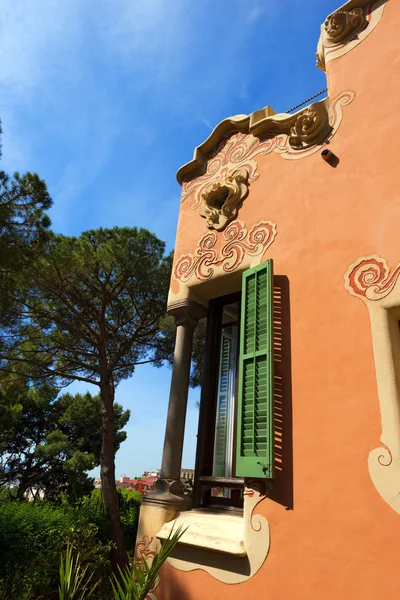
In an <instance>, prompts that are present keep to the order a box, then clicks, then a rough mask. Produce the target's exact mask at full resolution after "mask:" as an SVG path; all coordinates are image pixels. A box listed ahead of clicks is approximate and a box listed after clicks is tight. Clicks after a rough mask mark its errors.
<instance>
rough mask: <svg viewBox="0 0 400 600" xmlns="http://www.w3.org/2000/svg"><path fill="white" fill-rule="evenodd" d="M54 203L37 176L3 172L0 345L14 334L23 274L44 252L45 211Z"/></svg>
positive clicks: (0, 190) (0, 176) (0, 186)
mask: <svg viewBox="0 0 400 600" xmlns="http://www.w3.org/2000/svg"><path fill="white" fill-rule="evenodd" d="M51 204H52V201H51V198H50V196H49V194H48V191H47V188H46V184H45V182H44V181H43V180H41V179H40V178H39V177H38V175H36V174H32V173H26V174H25V175H23V176H21V175H19V173H15V174H14V176H13V177H10V176H9V175H7V174H6V173H5V172H4V171H0V325H2V326H3V327H4V328H5V329H4V330H3V331H1V335H0V342H2V341H3V342H5V341H7V340H8V335H12V329H11V326H12V325H13V323H14V319H15V310H16V309H17V308H18V299H19V298H20V296H21V292H23V290H26V281H25V277H24V274H25V272H26V269H27V268H29V266H30V265H31V263H32V261H33V260H34V259H35V257H36V256H38V255H39V254H40V253H41V252H42V249H43V244H44V242H45V240H46V231H47V229H48V227H49V226H50V219H49V217H48V216H47V215H46V213H45V211H46V210H48V209H49V208H50V206H51Z"/></svg>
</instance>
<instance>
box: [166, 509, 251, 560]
mask: <svg viewBox="0 0 400 600" xmlns="http://www.w3.org/2000/svg"><path fill="white" fill-rule="evenodd" d="M180 526H182V527H183V528H184V529H186V528H187V530H186V531H185V533H184V534H183V536H182V537H181V539H180V540H179V543H180V544H184V545H186V546H191V547H194V548H203V549H205V550H212V551H214V552H221V553H223V554H230V555H234V556H246V554H247V553H246V550H245V547H244V541H243V537H244V522H243V517H242V516H241V515H233V514H225V513H221V512H220V511H213V510H201V509H199V510H192V511H188V512H183V513H181V514H180V515H179V517H177V518H176V519H174V520H173V521H170V522H169V523H165V525H164V526H163V527H162V529H161V530H160V531H159V532H158V533H157V537H158V538H159V539H161V540H164V539H166V538H167V537H168V536H169V534H170V532H171V530H172V528H174V529H176V528H177V527H180Z"/></svg>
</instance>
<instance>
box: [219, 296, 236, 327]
mask: <svg viewBox="0 0 400 600" xmlns="http://www.w3.org/2000/svg"><path fill="white" fill-rule="evenodd" d="M238 320H239V302H234V303H233V304H227V305H226V306H224V308H223V310H222V325H226V324H227V323H236V322H237V321H238Z"/></svg>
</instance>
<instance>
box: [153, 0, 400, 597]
mask: <svg viewBox="0 0 400 600" xmlns="http://www.w3.org/2000/svg"><path fill="white" fill-rule="evenodd" d="M399 30H400V5H399V3H398V2H396V0H391V1H389V2H388V4H387V6H386V8H385V12H384V15H383V18H382V20H381V22H380V23H379V25H378V26H377V28H376V29H375V31H374V32H373V33H372V34H371V35H370V36H369V37H368V38H366V39H365V40H364V41H363V42H362V43H361V44H360V45H359V46H358V47H356V48H355V49H353V50H352V51H351V52H350V53H348V54H347V55H345V56H343V57H341V58H339V59H337V60H334V61H332V62H331V63H329V65H328V83H329V94H330V97H331V98H334V97H335V96H337V95H338V94H340V93H342V92H345V91H349V90H352V91H354V92H355V93H356V97H355V99H354V101H353V102H352V103H351V104H350V105H349V106H348V107H346V108H345V109H344V118H343V122H342V124H341V126H340V128H339V130H338V132H337V133H336V135H335V136H334V138H333V140H332V142H331V144H330V148H331V150H332V151H333V152H334V153H335V154H336V155H337V156H338V158H339V160H340V162H339V165H338V166H337V168H332V167H330V166H329V165H328V164H326V163H325V162H324V161H323V160H322V159H321V157H320V154H319V153H316V154H314V155H312V156H310V157H308V158H304V159H302V160H294V161H288V160H283V159H282V157H280V156H279V155H277V154H269V155H268V156H265V157H264V156H258V157H257V162H258V169H259V173H260V177H259V178H258V179H257V180H256V181H255V182H253V183H252V184H251V187H250V194H249V197H248V198H247V199H246V200H245V202H244V203H243V207H242V208H241V210H240V214H239V217H238V218H239V219H240V220H242V221H245V222H246V226H247V227H250V226H251V225H252V224H254V223H256V222H258V221H260V220H262V219H264V220H271V221H273V222H274V223H276V224H277V230H278V234H277V237H276V240H275V242H274V243H273V244H272V246H271V247H270V248H269V250H268V252H267V256H268V257H272V258H273V259H274V267H275V273H276V274H277V275H285V276H287V278H288V280H289V284H290V320H291V350H292V357H291V358H292V411H293V429H292V436H293V440H292V441H293V495H294V506H293V510H286V509H285V508H284V507H283V506H282V505H280V504H279V503H278V502H274V501H273V500H271V499H266V500H264V501H263V502H262V503H261V505H260V506H259V508H258V510H259V512H261V513H262V514H263V515H265V516H266V517H267V519H268V521H269V523H270V532H271V548H270V552H269V555H268V557H267V559H266V562H265V564H264V566H263V567H262V568H261V570H260V571H259V572H258V573H257V574H256V575H255V576H254V577H253V578H251V579H250V580H249V581H247V582H245V583H242V584H238V585H231V586H227V585H225V584H222V583H220V582H219V581H216V580H215V579H213V578H212V577H210V576H209V575H208V574H206V573H204V572H202V571H201V570H199V571H194V572H190V573H183V572H180V571H178V570H175V569H172V568H171V567H170V566H167V567H166V569H165V571H164V573H163V576H162V585H161V587H160V588H159V590H158V591H157V593H156V595H157V599H158V600H170V599H171V600H172V599H181V598H182V599H185V600H186V599H187V600H203V599H205V598H206V599H207V600H217V599H218V600H220V599H224V598H232V599H233V600H235V599H239V598H244V597H246V598H250V597H251V598H282V599H286V598H295V599H296V600H302V599H304V600H306V599H307V600H310V599H318V600H320V599H324V600H330V599H332V600H333V599H335V600H337V599H339V598H340V599H341V600H342V599H352V600H354V599H357V598H360V599H361V598H362V599H363V600H376V599H377V598H387V599H392V598H393V599H394V598H397V597H398V595H399V593H400V574H399V561H398V556H399V543H400V515H399V514H397V513H396V512H394V511H393V510H392V509H391V508H390V507H389V506H388V505H387V504H386V503H385V502H384V501H383V500H382V499H381V497H380V496H379V494H378V492H377V491H376V489H375V488H374V485H373V483H372V481H371V479H370V476H369V473H368V467H367V459H368V454H369V452H370V450H371V449H372V448H374V447H376V446H377V445H379V436H380V413H379V405H378V397H377V389H376V380H375V370H374V361H373V354H372V345H371V335H370V326H369V318H368V310H367V309H366V307H365V305H364V304H363V303H362V302H360V301H359V300H358V299H356V298H354V297H352V296H350V294H349V293H348V292H347V291H346V289H345V287H344V279H343V276H344V274H345V272H346V271H347V269H348V267H349V265H351V264H352V263H353V262H354V261H355V260H356V259H357V258H359V257H361V256H363V255H368V254H374V253H377V254H379V255H380V256H383V257H385V258H386V259H387V261H388V263H389V265H391V266H395V265H396V264H397V263H398V261H399V258H400V257H399V223H400V184H399V176H398V169H399V167H398V162H399V153H398V140H399V139H400V110H399V106H398V102H399V101H398V98H399V97H400V79H399V78H398V74H399V73H400V37H399V35H398V32H399ZM190 206H191V199H190V198H189V199H188V200H186V202H185V203H184V204H183V205H182V210H181V217H180V230H179V233H178V238H177V244H176V256H179V255H181V254H183V253H185V252H193V251H194V248H195V247H196V244H197V242H198V239H199V238H200V236H201V235H203V234H204V233H205V232H206V231H207V228H206V226H205V221H204V219H201V218H200V216H199V214H198V211H194V210H192V209H191V208H190Z"/></svg>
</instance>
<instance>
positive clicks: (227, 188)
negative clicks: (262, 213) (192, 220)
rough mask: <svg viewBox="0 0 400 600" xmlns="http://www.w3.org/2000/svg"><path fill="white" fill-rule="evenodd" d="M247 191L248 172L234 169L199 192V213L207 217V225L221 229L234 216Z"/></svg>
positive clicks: (243, 169)
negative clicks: (200, 204) (200, 201)
mask: <svg viewBox="0 0 400 600" xmlns="http://www.w3.org/2000/svg"><path fill="white" fill-rule="evenodd" d="M248 193H249V172H248V170H247V169H245V168H242V169H236V170H235V171H233V172H232V173H230V174H229V175H227V176H226V177H225V179H223V180H222V181H214V182H213V183H210V184H209V185H208V186H207V187H206V189H205V191H204V192H203V193H202V194H201V198H202V206H201V209H200V214H201V216H202V217H204V218H205V219H207V227H209V228H210V229H216V230H217V231H222V230H223V229H224V228H225V227H226V225H227V224H228V223H229V222H230V221H232V220H233V219H235V218H236V216H237V213H238V207H239V205H240V204H241V202H242V201H243V200H244V199H245V198H246V196H247V194H248Z"/></svg>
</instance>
